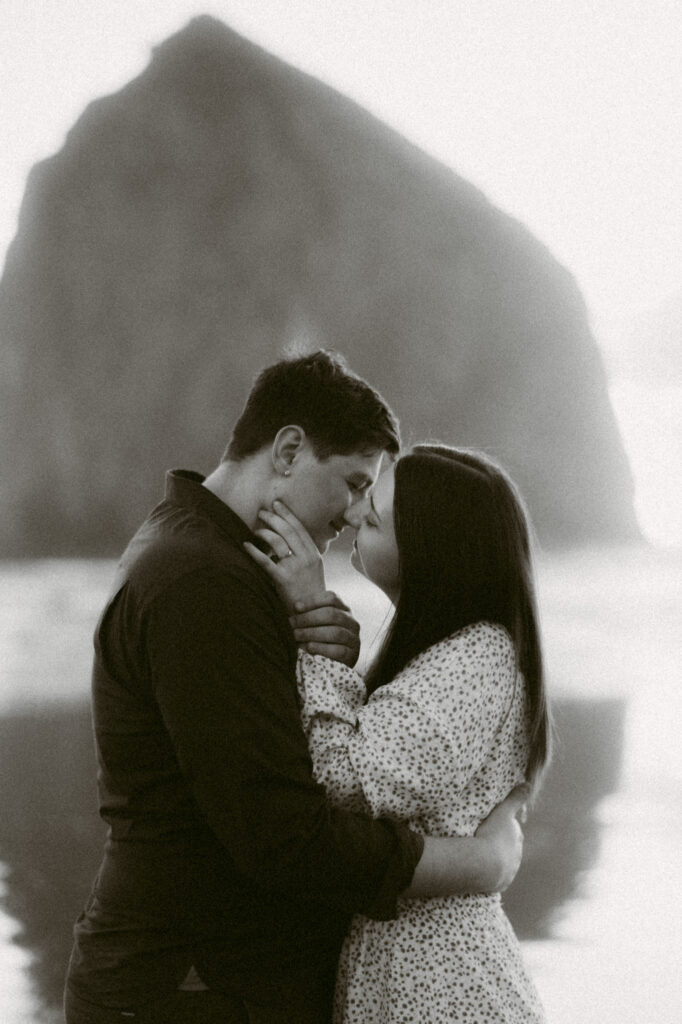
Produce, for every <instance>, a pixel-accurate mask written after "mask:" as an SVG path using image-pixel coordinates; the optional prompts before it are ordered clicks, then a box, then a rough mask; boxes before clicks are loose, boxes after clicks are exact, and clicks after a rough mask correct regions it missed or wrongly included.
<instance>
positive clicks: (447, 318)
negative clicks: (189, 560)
mask: <svg viewBox="0 0 682 1024" xmlns="http://www.w3.org/2000/svg"><path fill="white" fill-rule="evenodd" d="M294 344H300V345H302V346H308V347H310V346H314V347H318V346H325V347H330V348H334V349H337V350H340V351H341V352H343V353H344V354H345V355H346V357H347V359H348V361H349V363H350V365H351V366H352V367H353V368H354V369H356V370H357V371H358V372H360V373H362V374H364V375H366V376H368V377H369V378H370V379H371V380H372V381H373V382H375V383H376V384H377V385H378V386H379V388H380V389H381V391H382V392H383V393H384V395H385V397H386V398H387V399H388V400H389V401H390V402H391V403H392V404H393V405H394V407H395V408H396V410H397V411H398V413H399V415H400V417H401V421H402V424H403V428H404V433H405V435H406V437H407V439H417V438H423V437H426V436H428V437H438V438H440V439H442V440H444V441H449V442H457V443H466V444H470V445H481V446H484V447H485V448H486V449H487V450H489V451H490V452H491V453H493V454H495V455H496V456H497V457H498V458H500V459H501V460H502V461H503V462H504V463H505V464H506V465H507V466H508V467H509V468H510V470H511V471H512V473H513V474H514V476H515V477H516V478H517V480H518V482H519V483H520V485H521V487H522V489H523V491H524V492H525V494H526V497H527V499H528V503H529V505H530V508H531V511H532V514H533V517H534V520H535V523H536V526H537V528H538V531H539V533H540V536H541V538H542V539H544V540H545V541H546V542H557V543H574V542H582V541H592V540H621V539H624V538H631V537H634V536H635V535H636V527H635V523H634V517H633V512H632V484H631V478H630V474H629V470H628V466H627V463H626V459H625V456H624V453H623V449H622V446H621V442H620V439H619V437H618V433H617V430H616V426H615V422H614V418H613V415H612V411H611V408H610V405H609V402H608V397H607V391H606V384H605V376H604V372H603V368H602V365H601V362H600V358H599V356H598V354H597V351H596V347H595V344H594V340H593V338H592V336H591V333H590V329H589V326H588V321H587V315H586V310H585V307H584V303H583V300H582V298H581V296H580V294H579V292H578V289H577V287H576V285H575V282H574V281H573V279H572V278H571V276H570V275H569V274H568V273H567V271H566V270H564V269H563V268H562V267H561V266H560V265H558V264H557V262H556V261H555V260H554V259H553V258H552V256H551V255H550V253H549V252H548V251H547V250H546V249H545V248H544V247H543V246H542V245H541V244H539V242H537V241H536V240H535V239H534V238H533V237H532V236H531V235H530V234H529V232H528V231H527V230H526V229H525V228H524V227H523V226H522V225H520V224H519V223H518V222H516V221H514V220H513V219H511V218H510V217H508V216H506V215H504V214H503V213H501V212H500V211H499V210H497V209H495V208H494V207H493V206H491V205H490V203H489V202H488V201H487V200H486V198H485V197H484V196H483V195H482V194H481V193H480V192H478V191H477V190H476V189H475V188H473V187H472V186H471V185H470V184H468V183H467V182H465V181H463V180H462V179H461V178H459V177H458V176H457V175H456V174H454V173H453V172H451V171H450V170H448V169H446V168H445V167H443V166H442V165H440V164H438V163H437V162H436V161H434V160H433V159H431V158H429V157H427V156H426V155H425V154H424V153H423V152H421V151H419V150H418V149H417V148H415V147H414V146H412V145H410V144H409V143H408V142H406V140H404V139H403V138H401V137H400V136H399V135H397V134H396V133H394V132H393V131H390V130H389V129H388V128H386V127H385V126H384V125H382V124H381V123H380V122H378V121H377V120H376V119H374V118H373V117H371V116H370V115H368V114H367V113H366V112H364V111H363V110H361V109H360V108H358V107H357V106H356V105H354V104H353V103H351V102H349V101H348V100H346V99H344V98H343V97H341V96H339V95H338V94H337V93H335V92H334V91H332V90H331V89H329V88H327V87H325V86H323V85H321V84H320V83H319V82H317V81H315V80H313V79H311V78H309V77H308V76H306V75H303V74H301V73H299V72H297V71H295V70H294V69H292V68H290V67H288V66H286V65H285V64H283V63H281V62H280V61H278V60H276V59H274V58H273V57H271V56H270V55H268V54H266V53H264V52H263V51H261V50H260V49H258V48H257V47H255V46H253V45H252V44H250V43H249V42H247V41H245V40H244V39H241V38H240V37H239V36H237V35H235V34H234V33H233V32H232V31H231V30H229V29H228V28H226V27H225V26H224V25H222V24H221V23H220V22H217V21H215V20H213V19H211V18H206V17H201V18H197V19H196V20H194V21H192V22H191V23H190V24H189V25H188V26H187V27H186V28H185V29H184V30H183V31H181V32H179V33H178V34H177V35H175V36H173V37H172V38H170V39H169V40H167V41H166V42H165V43H163V44H162V45H161V46H160V47H158V48H157V50H156V51H155V52H154V54H153V58H152V60H151V62H150V64H149V66H148V67H147V69H146V70H145V71H144V72H143V73H142V74H141V75H140V76H139V77H138V78H136V79H135V80H134V81H132V82H131V83H130V84H129V85H128V86H126V87H125V88H124V89H123V90H121V91H120V92H119V93H117V94H116V95H114V96H110V97H106V98H104V99H99V100H97V101H96V102H94V103H92V104H91V105H90V106H89V107H88V109H87V110H86V111H85V113H84V114H83V116H82V117H81V118H80V119H79V121H78V122H77V123H76V125H75V126H74V128H73V129H72V131H71V132H70V134H69V136H68V138H67V140H66V143H65V145H64V147H63V149H62V150H61V151H60V152H59V153H58V154H56V155H55V156H54V157H52V158H51V159H49V160H45V161H44V162H42V163H41V164H39V165H38V166H36V167H35V168H34V169H33V171H32V173H31V175H30V177H29V181H28V185H27V189H26V195H25V198H24V203H23V206H22V211H21V216H20V224H19V230H18V234H17V237H16V239H15V241H14V243H13V245H12V247H11V250H10V252H9V255H8V260H7V264H6V269H5V274H4V278H3V280H2V283H1V284H0V345H1V348H0V358H1V360H2V367H1V368H2V381H1V383H0V401H1V402H2V408H3V419H4V421H5V424H6V425H5V429H4V431H3V435H2V439H1V441H0V457H1V459H2V464H3V468H2V474H1V476H0V494H1V496H2V512H1V513H0V554H2V555H4V556H8V555H26V554H30V555H38V554H75V553H82V554H91V553H110V552H114V551H116V550H117V549H118V548H119V547H120V545H121V544H122V543H123V541H124V540H125V538H126V536H127V534H128V533H129V532H130V531H132V530H133V529H134V528H135V526H136V525H137V523H138V521H139V519H140V518H141V517H142V516H143V515H144V514H145V512H146V510H147V508H148V507H149V506H150V505H151V504H153V503H154V502H155V501H156V500H157V498H158V496H159V494H160V491H161V487H162V473H163V470H164V469H165V468H167V467H169V466H171V465H187V466H192V467H194V468H197V469H201V470H203V471H208V470H209V469H211V468H212V467H213V465H214V464H215V461H216V460H217V458H218V457H219V455H220V453H221V451H222V449H223V447H224V444H225V441H226V439H227V437H228V434H229V430H230V427H231V424H232V422H233V421H234V419H235V417H236V415H237V414H238V412H239V410H240V406H241V402H242V399H243V396H244V394H245V391H246V389H247V388H248V386H249V383H250V381H251V379H252V377H253V376H254V374H255V373H256V371H257V370H258V368H260V367H261V366H262V365H264V364H266V363H268V362H272V361H273V360H275V359H276V358H278V357H279V356H280V354H281V353H282V352H283V351H286V350H287V348H288V347H291V346H292V345H294Z"/></svg>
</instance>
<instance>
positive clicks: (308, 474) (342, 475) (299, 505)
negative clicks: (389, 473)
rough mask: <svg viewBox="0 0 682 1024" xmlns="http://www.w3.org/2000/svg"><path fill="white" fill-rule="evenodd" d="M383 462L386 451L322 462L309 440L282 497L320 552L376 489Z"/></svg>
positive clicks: (298, 456)
mask: <svg viewBox="0 0 682 1024" xmlns="http://www.w3.org/2000/svg"><path fill="white" fill-rule="evenodd" d="M381 459H382V452H373V453H372V454H369V455H367V454H361V453H356V454H352V455H331V456H330V457H329V458H328V459H325V460H324V461H321V460H320V459H318V458H317V456H316V455H315V454H314V452H313V450H312V447H311V446H310V444H309V442H308V441H307V440H306V441H305V443H304V444H303V446H302V447H301V449H300V450H299V452H298V453H297V455H296V458H295V460H294V462H293V463H292V466H291V475H290V476H289V477H288V478H287V479H286V480H285V481H284V482H283V486H282V490H281V493H280V494H279V495H278V497H281V499H282V501H283V502H284V503H285V504H286V505H288V507H289V508H290V509H291V511H292V512H293V513H294V515H295V516H297V517H298V518H299V519H300V520H301V522H302V523H303V525H304V526H305V528H306V529H307V531H308V533H309V534H310V536H311V537H312V539H313V541H314V542H315V544H316V546H317V548H318V550H319V551H325V550H326V548H327V545H328V544H329V542H330V541H331V540H334V538H335V537H337V536H338V534H339V533H340V532H341V530H343V528H344V527H345V526H347V525H348V523H347V521H346V514H347V513H348V512H349V511H350V510H351V509H352V508H353V507H354V506H355V505H356V504H358V503H359V502H361V501H362V500H363V499H364V498H365V496H366V495H367V492H368V491H369V489H370V488H371V487H373V486H374V483H375V481H376V479H377V476H378V475H379V467H380V465H381Z"/></svg>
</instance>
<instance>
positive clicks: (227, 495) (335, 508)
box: [65, 352, 523, 1024]
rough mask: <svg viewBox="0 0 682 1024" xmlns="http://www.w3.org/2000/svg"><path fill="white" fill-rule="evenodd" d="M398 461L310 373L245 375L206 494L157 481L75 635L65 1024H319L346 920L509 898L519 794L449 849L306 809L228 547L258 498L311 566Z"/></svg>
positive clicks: (239, 571)
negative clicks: (73, 820)
mask: <svg viewBox="0 0 682 1024" xmlns="http://www.w3.org/2000/svg"><path fill="white" fill-rule="evenodd" d="M398 448H399V438H398V429H397V424H396V422H395V419H394V417H393V416H392V414H391V412H390V410H389V409H388V408H387V407H386V405H385V403H384V402H383V400H382V399H381V398H380V396H379V395H378V394H377V393H376V392H375V391H374V390H373V389H372V388H371V387H370V386H369V385H368V384H367V383H366V382H364V381H362V380H361V379H359V378H358V377H356V376H355V375H354V374H352V373H350V372H349V371H348V370H347V369H346V368H345V367H344V366H343V365H342V364H341V362H340V361H339V360H337V359H335V358H333V357H331V356H329V355H328V354H327V353H324V352H318V353H315V354H313V355H311V356H307V357H303V358H301V359H296V360H291V361H283V362H281V363H277V364H275V365H274V366H272V367H270V368H268V369H266V370H265V371H264V372H263V373H262V374H261V375H260V377H259V378H258V380H257V381H256V384H255V385H254V388H253V389H252V392H251V394H250V396H249V398H248V400H247V403H246V406H245V409H244V411H243V413H242V416H241V417H240V419H239V421H238V422H237V424H236V426H235V429H234V433H233V436H232V439H231V441H230V444H229V446H228V449H227V451H226V453H225V456H224V458H223V461H222V462H221V463H220V465H219V466H218V467H217V469H216V470H215V471H214V472H213V473H211V475H210V476H209V477H208V478H206V479H203V478H202V477H200V476H199V475H198V474H194V473H189V472H181V471H175V472H172V473H170V474H168V478H167V491H166V498H165V500H164V501H163V502H161V504H160V505H158V506H157V507H156V509H154V511H153V512H152V513H151V515H150V516H149V518H148V519H147V520H146V522H145V523H144V524H143V526H142V527H141V528H140V530H139V531H138V533H137V534H136V535H135V537H134V538H133V540H132V541H131V543H130V544H129V546H128V548H127V549H126V552H125V553H124V556H123V558H122V561H121V565H120V567H119V572H118V576H117V579H116V581H115V585H114V588H113V593H112V596H111V598H110V600H109V602H108V604H107V606H106V608H105V609H104V612H103V614H102V617H101V619H100V621H99V624H98V626H97V630H96V634H95V660H94V667H93V715H94V727H95V735H96V742H97V754H98V761H99V776H98V778H99V791H100V812H101V814H102V816H103V818H104V819H105V820H106V821H107V823H108V825H109V837H108V839H107V844H106V848H105V852H104V858H103V861H102V865H101V867H100V870H99V873H98V875H97V878H96V880H95V883H94V886H93V890H92V893H91V896H90V899H89V902H88V904H87V906H86V908H85V910H84V912H83V914H81V916H80V918H79V920H78V922H77V924H76V927H75V944H74V949H73V953H72V957H71V963H70V966H69V972H68V978H67V985H66V994H65V1003H66V1016H67V1022H68V1024H88V1022H97V1024H101V1022H107V1021H125V1020H128V1021H131V1020H132V1021H136V1022H143V1021H144V1022H151V1021H154V1022H164V1024H171V1022H172V1024H181V1022H183V1021H189V1020H192V1021H194V1022H197V1024H199V1022H209V1021H210V1022H212V1024H213V1022H225V1024H228V1022H229V1024H232V1022H248V1024H324V1022H325V1021H327V1020H328V1019H329V1014H330V1002H331V994H332V988H333V978H334V969H335V965H336V960H337V956H338V952H339V947H340V942H341V939H342V937H343V934H344V931H345V929H346V926H347V923H348V921H349V918H350V916H351V915H352V914H353V913H356V912H360V913H364V914H367V915H369V916H373V917H376V918H378V919H386V918H390V917H391V916H392V915H393V913H394V910H395V901H396V898H397V896H398V894H400V893H403V894H405V893H407V895H410V894H412V895H437V894H442V893H450V892H462V891H472V890H473V891H485V890H493V889H497V888H503V887H504V886H505V885H506V884H508V883H509V881H510V880H511V878H512V877H513V874H514V873H515V871H516V868H517V867H518V861H519V858H520V849H521V834H520V829H519V826H518V824H517V822H516V821H515V819H514V814H515V812H516V811H517V810H518V809H519V807H520V805H521V803H522V799H523V797H522V796H516V797H514V798H512V799H510V800H509V801H507V802H506V805H507V806H505V805H502V807H501V809H500V810H497V811H495V812H493V815H491V818H490V819H488V822H487V823H485V824H484V826H483V827H482V829H481V830H480V831H479V834H478V835H477V837H475V838H472V839H451V840H445V839H431V838H427V839H426V840H423V839H421V838H420V837H419V836H417V835H416V834H414V833H412V832H411V831H410V830H409V829H407V828H406V827H404V826H402V825H398V824H397V823H394V822H390V821H383V820H380V821H372V820H370V819H369V818H366V817H364V816H362V815H356V814H351V813H347V812H343V811H340V810H337V809H334V808H331V807H330V806H328V805H327V803H326V800H325V794H324V791H323V789H322V788H321V787H319V786H318V785H316V784H315V783H314V782H313V779H312V775H311V766H310V760H309V757H308V750H307V745H306V741H305V737H304V735H303V731H302V728H301V724H300V720H299V708H298V704H297V697H296V679H295V661H296V644H295V641H294V636H293V632H292V628H291V624H290V622H289V619H288V615H287V609H286V608H285V606H284V605H283V604H282V603H281V601H280V599H279V598H278V596H277V594H276V593H275V591H274V589H273V587H272V585H271V584H270V582H269V580H268V577H267V575H266V574H265V573H264V572H263V571H262V569H260V568H259V567H258V566H257V565H256V564H255V563H254V562H253V561H252V560H251V558H250V557H249V556H248V554H247V553H246V552H245V551H244V549H243V545H244V543H245V542H253V541H254V540H255V537H254V534H253V531H254V530H255V529H256V528H257V526H258V513H259V510H260V509H262V508H263V507H271V506H272V503H273V502H274V501H275V500H277V499H281V500H282V501H284V502H285V503H286V504H287V505H288V506H289V507H290V508H291V510H292V511H293V512H294V513H295V514H296V515H297V516H299V517H300V519H301V520H302V521H303V523H304V524H305V526H306V527H307V529H308V530H309V532H310V534H311V536H312V537H313V538H314V540H315V543H316V545H317V546H318V548H319V549H320V550H321V551H322V550H324V549H325V548H326V546H327V544H328V543H329V541H330V540H331V539H332V538H333V537H335V536H336V535H337V534H338V533H339V532H340V531H341V530H342V529H343V527H344V525H345V524H346V516H347V515H348V514H349V512H350V511H351V510H352V508H353V506H354V504H355V503H356V502H357V501H359V500H360V499H361V498H362V497H363V496H364V495H365V494H366V493H367V491H368V490H369V489H370V488H371V487H372V486H373V484H374V482H375V480H376V478H377V475H378V472H379V466H380V463H381V459H382V456H383V455H384V453H388V454H389V455H394V454H396V453H397V451H398ZM280 554H281V555H282V556H285V554H286V553H285V552H281V553H280ZM306 621H307V622H308V624H309V625H310V622H311V621H312V623H313V632H312V633H309V634H308V636H309V637H312V638H313V639H314V638H315V637H316V636H317V638H318V639H319V641H320V643H321V644H322V645H323V646H322V648H320V649H321V650H325V651H327V652H329V653H333V652H336V653H337V654H339V655H340V656H343V657H345V658H346V659H347V660H349V661H351V662H352V661H353V660H354V657H356V656H357V627H356V625H355V623H354V622H353V620H352V618H351V617H350V616H349V615H348V613H347V612H345V611H344V609H343V607H342V606H341V605H340V604H337V606H336V607H334V606H332V607H327V608H326V609H325V608H323V609H321V616H320V615H318V616H317V617H316V616H315V614H313V616H312V620H311V619H310V617H308V619H307V620H306ZM316 622H318V623H319V625H318V627H317V632H316V629H315V623H316Z"/></svg>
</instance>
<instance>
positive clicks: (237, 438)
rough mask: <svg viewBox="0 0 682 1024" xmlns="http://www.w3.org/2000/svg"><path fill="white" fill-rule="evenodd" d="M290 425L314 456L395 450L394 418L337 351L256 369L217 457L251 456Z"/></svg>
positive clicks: (397, 443) (397, 439) (397, 436)
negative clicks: (299, 431)
mask: <svg viewBox="0 0 682 1024" xmlns="http://www.w3.org/2000/svg"><path fill="white" fill-rule="evenodd" d="M293 424H295V425H296V426H299V427H302V428H303V430H305V432H306V436H307V437H308V439H309V440H310V443H311V445H312V447H313V451H314V452H315V455H316V456H317V458H318V459H327V458H329V456H330V455H349V454H351V453H353V452H363V453H365V452H366V453H369V452H377V451H386V452H388V453H389V454H391V455H397V454H398V452H399V450H400V433H399V428H398V421H397V420H396V418H395V416H394V415H393V413H392V412H391V410H390V409H389V407H388V405H387V404H386V402H385V401H384V400H383V398H382V397H381V395H380V394H379V393H378V392H377V391H376V390H375V389H374V388H373V387H372V386H371V385H370V384H368V383H367V381H365V380H363V379H362V378H361V377H358V376H357V374H355V373H353V372H352V370H350V369H349V368H348V366H347V365H346V364H345V361H344V360H343V358H342V357H341V356H338V355H336V354H334V353H331V352H326V351H324V350H320V351H318V352H313V353H312V354H311V355H306V356H302V357H299V358H296V359H283V360H281V361H280V362H278V363H275V364H274V365H273V366H268V367H267V368H266V369H265V370H263V371H262V372H261V373H260V374H259V376H258V377H257V378H256V381H255V383H254V385H253V387H252V389H251V392H250V394H249V397H248V398H247V401H246V405H245V407H244V411H243V412H242V414H241V416H240V417H239V420H238V421H237V424H236V426H235V428H234V431H233V433H232V438H231V440H230V443H229V445H228V446H227V449H226V451H225V454H224V455H223V460H226V459H229V460H231V461H233V462H238V461H240V460H241V459H244V458H246V457H247V456H248V455H253V454H254V453H255V452H257V451H260V450H261V448H263V447H265V445H267V444H270V443H271V442H272V441H273V440H274V438H275V436H276V434H277V432H278V431H279V430H281V428H282V427H286V426H288V425H293Z"/></svg>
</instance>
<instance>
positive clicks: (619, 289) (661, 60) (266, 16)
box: [0, 0, 682, 329]
mask: <svg viewBox="0 0 682 1024" xmlns="http://www.w3.org/2000/svg"><path fill="white" fill-rule="evenodd" d="M681 12H682V4H680V2H679V0H642V2H640V0H566V2H562V0H517V2H510V0H459V2H458V0H412V2H410V0H217V2H215V0H214V2H205V3H201V2H193V0H153V2H144V0H2V4H1V5H0V32H1V38H0V42H1V44H2V48H1V52H2V55H3V56H2V68H1V69H0V103H1V104H2V107H1V108H0V112H1V115H2V126H3V144H2V146H1V147H0V184H1V186H2V195H3V200H4V201H3V204H2V206H3V209H2V220H1V221H0V251H2V252H4V249H5V247H6V245H7V244H8V242H9V240H10V238H11V236H12V235H13V234H14V230H15V225H16V213H17V209H18V204H19V202H20V199H21V195H22V192H23V183H24V178H25V174H26V172H27V170H28V169H29V167H30V166H31V165H32V164H33V163H34V162H35V161H36V160H38V159H40V158H41V157H44V156H47V155H49V154H50V153H52V152H54V151H55V150H56V149H58V148H59V147H60V146H61V144H62V141H63V138H64V135H65V133H66V131H67V130H68V129H69V127H70V126H71V125H72V124H73V123H74V121H75V120H76V118H77V117H78V115H79V114H80V113H81V112H82V110H83V108H84V107H85V105H86V104H87V103H88V101H89V100H90V99H92V98H94V97H95V96H98V95H102V94H105V93H107V92H111V91H114V90H116V89H118V88H119V87H120V86H122V85H123V84H124V83H125V82H126V81H128V80H129V79H130V78H131V77H133V76H134V75H135V74H137V73H138V72H139V71H141V70H142V68H143V67H144V66H145V64H146V63H147V61H148V59H149V52H150V49H151V47H152V46H153V45H154V44H155V43H157V42H160V41H161V40H162V39H164V38H165V37H166V36H168V35H169V34H170V33H172V32H174V31H176V30H178V29H179V28H181V27H182V26H183V25H184V24H185V23H186V21H187V20H189V18H190V17H192V16H193V15H194V14H198V13H211V14H215V15H216V16H218V17H220V18H221V19H222V20H224V21H226V22H227V23H228V24H230V25H232V26H233V27H234V28H236V29H237V30H238V31H241V32H243V34H245V35H247V36H248V37H249V38H251V39H253V40H254V41H256V42H259V43H261V44H262V45H264V46H265V47H266V48H267V49H269V50H271V51H272V52H275V53H277V54H278V55H280V56H282V57H284V58H285V59H287V60H289V61H291V62H292V63H294V64H295V65H297V66H298V67H301V68H303V69H305V70H308V71H310V72H312V73H313V74H315V75H316V76H318V77H320V78H323V79H325V80H326V81H327V82H329V83H330V84H332V85H334V86H336V87H337V88H339V89H340V90H341V91H342V92H344V93H346V94H347V95H350V96H352V97H353V98H354V99H357V100H358V101H360V102H361V103H362V104H363V105H365V106H367V107H368V108H370V109H371V110H372V111H374V112H375V113H377V114H378V115H379V116H380V117H382V118H383V119H384V120H386V121H388V122H389V123H390V124H392V125H394V126H395V127H396V128H398V129H399V130H401V131H403V132H404V133H405V134H406V135H407V136H408V137H409V138H411V139H412V140H414V141H415V142H417V143H418V144H420V145H421V146H423V147H424V148H425V149H426V150H427V151H429V152H430V153H432V154H434V155H435V156H437V157H439V158H440V159H442V160H443V161H445V162H446V163H448V164H449V165H451V166H452V167H454V168H455V169H456V170H457V171H459V172H461V173H462V174H463V175H464V176H465V177H467V178H469V179H470V180H471V181H473V182H474V183H475V184H476V185H478V186H479V187H480V188H482V189H483V190H484V191H485V192H486V193H487V194H488V196H489V197H490V198H491V199H492V200H493V201H494V202H496V203H497V204H498V205H500V206H501V207H503V208H504V209H505V210H507V211H508V212H510V213H512V214H514V215H517V216H519V217H520V218H521V219H522V220H523V221H525V222H526V223H527V224H528V225H529V226H530V227H531V228H532V229H533V230H534V231H535V232H536V234H538V235H539V237H540V238H541V239H542V240H543V241H545V242H546V243H547V244H548V245H549V246H550V248H551V249H552V250H553V251H554V252H555V254H556V255H557V256H559V258H560V259H562V260H563V261H564V262H565V263H566V264H567V265H568V267H569V268H570V269H571V270H572V271H573V272H574V273H575V274H576V276H577V277H578V280H579V282H580V284H581V286H582V287H583V289H584V291H585V293H586V296H587V298H588V301H589V304H590V308H591V310H592V312H593V315H594V317H595V326H597V328H598V329H599V328H600V327H601V326H602V324H605V323H606V322H607V321H609V322H611V321H614V320H617V319H618V318H619V317H620V316H621V315H628V314H629V313H630V312H632V311H634V310H637V309H639V308H642V307H644V308H646V307H647V306H650V305H655V304H656V303H657V302H658V301H659V300H660V299H661V297H663V296H664V295H665V294H666V293H667V292H671V291H673V290H675V289H677V288H679V287H680V285H681V284H682V116H681V114H680V112H681V111H682V74H681V73H680V57H681V53H682V13H681Z"/></svg>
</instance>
